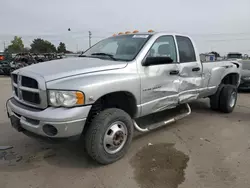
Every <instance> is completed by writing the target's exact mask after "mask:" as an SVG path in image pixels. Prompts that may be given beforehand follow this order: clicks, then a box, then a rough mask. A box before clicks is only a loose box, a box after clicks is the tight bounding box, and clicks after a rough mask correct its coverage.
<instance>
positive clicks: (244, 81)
mask: <svg viewBox="0 0 250 188" xmlns="http://www.w3.org/2000/svg"><path fill="white" fill-rule="evenodd" d="M239 62H240V63H241V64H242V71H241V82H240V85H239V89H240V90H250V60H241V61H239Z"/></svg>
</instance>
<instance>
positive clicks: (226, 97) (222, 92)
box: [210, 85, 237, 113]
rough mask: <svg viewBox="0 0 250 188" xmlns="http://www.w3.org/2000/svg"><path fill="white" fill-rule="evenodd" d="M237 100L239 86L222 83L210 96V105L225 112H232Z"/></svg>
mask: <svg viewBox="0 0 250 188" xmlns="http://www.w3.org/2000/svg"><path fill="white" fill-rule="evenodd" d="M236 102H237V88H236V87H235V86H233V85H221V86H220V87H219V88H218V90H217V92H216V93H215V94H214V95H213V96H211V97H210V107H211V109H213V110H219V111H221V112H224V113H231V112H232V111H233V110H234V107H235V106H236Z"/></svg>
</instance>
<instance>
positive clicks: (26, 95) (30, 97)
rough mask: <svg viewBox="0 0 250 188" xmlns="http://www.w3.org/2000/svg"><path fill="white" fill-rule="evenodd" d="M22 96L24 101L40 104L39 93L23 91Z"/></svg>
mask: <svg viewBox="0 0 250 188" xmlns="http://www.w3.org/2000/svg"><path fill="white" fill-rule="evenodd" d="M22 97H23V100H24V101H28V102H30V103H33V104H40V102H41V101H40V97H39V94H38V93H33V92H30V91H22Z"/></svg>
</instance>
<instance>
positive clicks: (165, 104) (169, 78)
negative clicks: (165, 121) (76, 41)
mask: <svg viewBox="0 0 250 188" xmlns="http://www.w3.org/2000/svg"><path fill="white" fill-rule="evenodd" d="M163 56H165V57H166V56H167V57H170V58H171V59H172V60H173V62H172V63H166V64H158V65H157V64H156V65H149V66H142V67H141V69H142V70H141V71H139V72H140V77H141V104H142V105H141V115H142V116H144V115H148V114H151V113H155V112H160V111H163V110H165V109H170V108H174V107H176V106H177V104H178V91H179V85H180V82H179V64H178V63H177V52H176V44H175V40H174V37H173V36H171V35H165V36H160V37H159V38H157V39H156V40H155V42H154V44H153V45H152V47H151V48H150V50H149V52H148V53H147V55H146V57H145V58H147V57H163Z"/></svg>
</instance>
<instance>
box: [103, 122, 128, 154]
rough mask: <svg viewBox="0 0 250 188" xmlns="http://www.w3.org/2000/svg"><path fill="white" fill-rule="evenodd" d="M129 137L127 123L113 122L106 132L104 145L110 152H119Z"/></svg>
mask: <svg viewBox="0 0 250 188" xmlns="http://www.w3.org/2000/svg"><path fill="white" fill-rule="evenodd" d="M127 138H128V130H127V127H126V125H125V124H124V123H123V122H121V121H116V122H114V123H112V124H111V125H110V126H109V127H108V129H107V131H106V132H105V135H104V139H103V145H104V149H105V151H106V152H107V153H109V154H115V153H117V152H119V151H120V150H121V149H122V148H123V146H124V145H125V143H126V141H127Z"/></svg>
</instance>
